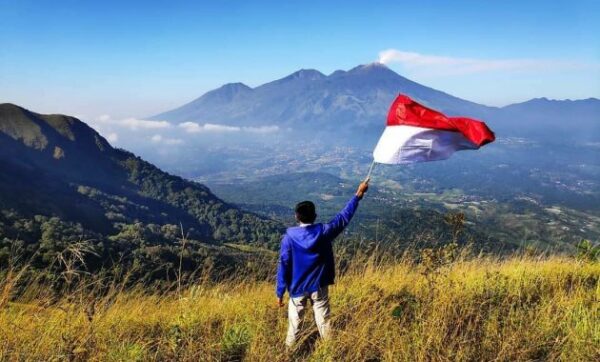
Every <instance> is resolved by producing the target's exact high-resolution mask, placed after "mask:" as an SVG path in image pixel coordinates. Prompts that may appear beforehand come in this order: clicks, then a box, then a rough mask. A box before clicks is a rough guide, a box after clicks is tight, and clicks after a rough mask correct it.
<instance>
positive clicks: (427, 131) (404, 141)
mask: <svg viewBox="0 0 600 362" xmlns="http://www.w3.org/2000/svg"><path fill="white" fill-rule="evenodd" d="M466 149H477V146H476V145H475V144H474V143H473V142H471V141H469V140H468V139H467V138H466V137H464V136H463V135H462V134H461V133H459V132H452V131H444V130H438V129H432V128H422V127H415V126H407V125H400V126H387V127H385V130H384V131H383V134H382V135H381V138H380V139H379V142H378V143H377V146H375V150H374V151H373V158H374V159H375V162H378V163H387V164H400V163H413V162H425V161H437V160H444V159H446V158H448V157H450V156H451V155H452V154H453V153H454V152H456V151H458V150H466Z"/></svg>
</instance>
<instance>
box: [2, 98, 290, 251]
mask: <svg viewBox="0 0 600 362" xmlns="http://www.w3.org/2000/svg"><path fill="white" fill-rule="evenodd" d="M0 206H1V209H2V211H4V212H5V213H4V217H5V218H6V217H7V216H6V215H7V212H8V211H10V213H15V212H16V213H17V214H18V215H19V216H20V217H23V218H26V219H32V218H34V217H35V216H36V215H42V216H47V217H58V218H59V219H60V220H62V221H67V222H72V223H77V224H80V225H81V227H82V228H83V229H85V230H89V231H90V232H93V233H99V234H101V235H112V236H115V235H118V234H119V233H120V232H122V231H123V229H124V228H126V226H127V225H135V224H142V225H155V226H156V227H158V228H160V227H162V226H165V225H171V226H179V225H180V224H181V225H182V226H183V227H184V229H185V230H186V231H187V232H189V237H190V238H194V239H196V240H199V241H201V242H205V243H210V244H222V243H224V242H248V243H258V244H268V243H270V242H271V243H274V242H276V240H277V238H278V233H279V231H280V228H279V225H278V224H277V223H275V222H273V221H271V220H267V219H264V218H261V217H258V216H256V215H254V214H251V213H248V212H243V211H241V210H239V209H238V208H237V207H235V206H232V205H229V204H227V203H225V202H223V201H222V200H221V199H219V198H218V197H216V196H215V195H214V194H213V193H212V192H211V191H210V190H209V189H208V188H207V187H206V186H204V185H201V184H198V183H195V182H191V181H188V180H185V179H182V178H180V177H177V176H173V175H170V174H168V173H165V172H163V171H161V170H160V169H158V168H157V167H155V166H154V165H152V164H150V163H148V162H145V161H144V160H142V159H140V158H139V157H136V156H135V155H133V154H132V153H129V152H127V151H125V150H121V149H115V148H113V147H112V146H111V145H110V144H109V143H108V142H107V141H106V140H105V139H104V138H103V137H102V136H100V135H99V134H98V133H97V132H96V131H94V130H93V129H92V128H90V127H89V126H87V125H86V124H85V123H84V122H82V121H80V120H78V119H76V118H74V117H69V116H63V115H42V114H37V113H34V112H30V111H28V110H26V109H24V108H21V107H18V106H16V105H13V104H1V105H0ZM0 221H1V220H0ZM6 223H7V221H6V220H5V225H6ZM1 234H2V229H0V235H1ZM5 236H6V235H5ZM0 239H1V238H0Z"/></svg>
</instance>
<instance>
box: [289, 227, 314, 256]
mask: <svg viewBox="0 0 600 362" xmlns="http://www.w3.org/2000/svg"><path fill="white" fill-rule="evenodd" d="M321 229H322V227H321V224H312V225H309V226H293V227H290V228H288V229H287V231H286V233H287V235H288V236H289V237H290V239H292V240H293V242H294V244H296V245H298V246H300V247H302V248H304V249H309V250H310V249H313V248H315V246H316V244H317V240H318V239H319V235H321Z"/></svg>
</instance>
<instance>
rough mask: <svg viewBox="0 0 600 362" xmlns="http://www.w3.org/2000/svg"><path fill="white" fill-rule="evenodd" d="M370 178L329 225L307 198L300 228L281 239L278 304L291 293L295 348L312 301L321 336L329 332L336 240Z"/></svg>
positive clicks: (299, 210) (300, 206)
mask: <svg viewBox="0 0 600 362" xmlns="http://www.w3.org/2000/svg"><path fill="white" fill-rule="evenodd" d="M368 182H369V180H368V179H367V180H365V181H364V182H362V183H361V184H360V185H359V186H358V190H357V191H356V194H355V195H354V197H352V199H351V200H350V201H349V202H348V204H347V205H346V207H344V208H343V209H342V211H340V213H339V214H337V215H336V216H335V217H334V218H333V220H331V221H330V222H329V223H327V224H320V223H319V224H314V222H315V220H316V219H317V214H316V212H315V204H313V203H312V202H310V201H303V202H300V203H299V204H298V205H296V210H295V211H296V221H297V222H298V223H299V225H298V226H296V227H290V228H288V229H287V231H286V233H285V235H284V237H283V239H282V240H281V253H280V256H279V265H278V267H277V291H276V292H277V303H278V305H279V307H283V306H284V303H283V295H284V293H285V291H286V290H287V291H288V293H289V295H290V302H289V306H288V320H289V321H288V333H287V338H286V341H285V342H286V344H287V345H288V347H291V346H292V345H293V344H294V342H295V341H296V338H297V337H298V334H299V327H300V322H301V320H302V318H303V316H304V311H305V309H306V304H307V302H308V301H309V300H310V301H311V303H312V306H313V311H314V314H315V321H316V323H317V328H318V329H319V334H320V335H321V338H323V339H326V338H327V337H328V335H329V328H330V326H329V295H328V286H329V285H331V284H333V282H334V278H335V270H334V268H335V265H334V260H333V249H332V241H333V239H335V238H336V236H338V235H339V234H340V233H341V232H342V231H343V230H344V228H345V227H346V226H347V225H348V223H349V222H350V219H352V216H353V215H354V212H355V211H356V208H357V207H358V202H359V201H360V200H361V199H362V197H363V196H364V194H365V192H367V189H368V188H369V184H368Z"/></svg>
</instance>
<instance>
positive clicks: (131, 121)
mask: <svg viewBox="0 0 600 362" xmlns="http://www.w3.org/2000/svg"><path fill="white" fill-rule="evenodd" d="M96 121H97V122H96V123H99V124H105V125H114V126H118V127H125V128H129V129H130V130H132V131H136V130H138V129H161V128H169V127H171V124H170V123H169V122H167V121H150V120H144V119H137V118H125V119H113V118H112V117H111V116H109V115H108V114H103V115H101V116H99V117H98V118H96Z"/></svg>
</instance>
